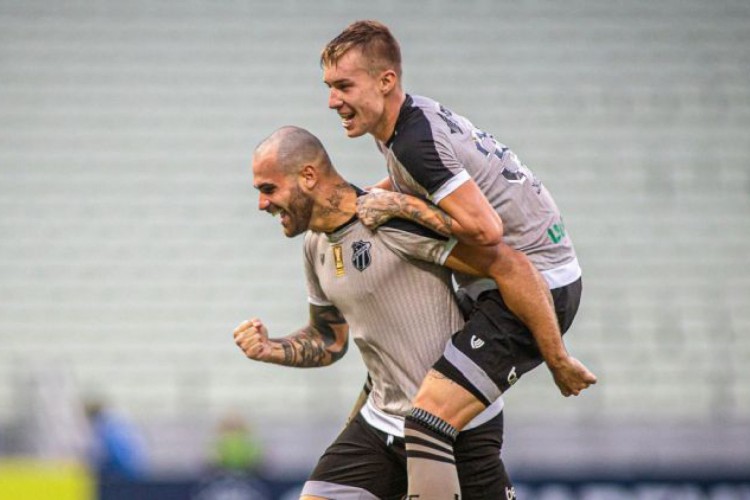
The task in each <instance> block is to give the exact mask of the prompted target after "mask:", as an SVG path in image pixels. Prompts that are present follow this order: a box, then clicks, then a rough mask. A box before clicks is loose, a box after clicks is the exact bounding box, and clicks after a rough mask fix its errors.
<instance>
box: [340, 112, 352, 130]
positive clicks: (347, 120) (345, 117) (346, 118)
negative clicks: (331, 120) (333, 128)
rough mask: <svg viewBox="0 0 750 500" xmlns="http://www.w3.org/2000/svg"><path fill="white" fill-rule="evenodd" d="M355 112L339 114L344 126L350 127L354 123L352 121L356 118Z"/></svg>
mask: <svg viewBox="0 0 750 500" xmlns="http://www.w3.org/2000/svg"><path fill="white" fill-rule="evenodd" d="M354 115H355V113H354V112H351V113H339V116H340V117H341V125H343V126H344V128H349V127H351V125H352V121H353V120H354Z"/></svg>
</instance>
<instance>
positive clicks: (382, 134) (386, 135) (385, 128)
mask: <svg viewBox="0 0 750 500" xmlns="http://www.w3.org/2000/svg"><path fill="white" fill-rule="evenodd" d="M405 100H406V93H404V91H403V90H402V89H400V88H396V89H393V91H392V92H391V94H390V95H389V96H388V98H387V99H386V101H385V109H384V110H383V121H382V123H381V125H380V126H379V127H378V129H377V130H375V131H374V132H373V133H372V135H373V136H374V137H375V138H376V139H377V140H379V141H380V142H387V141H388V139H390V138H391V136H392V135H393V131H394V130H396V122H397V121H398V115H399V113H400V112H401V106H402V105H403V104H404V101H405Z"/></svg>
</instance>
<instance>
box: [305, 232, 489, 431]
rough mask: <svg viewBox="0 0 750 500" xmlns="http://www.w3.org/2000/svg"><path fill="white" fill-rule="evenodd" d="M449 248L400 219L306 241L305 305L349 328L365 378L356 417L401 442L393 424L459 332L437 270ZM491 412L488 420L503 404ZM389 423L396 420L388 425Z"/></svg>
mask: <svg viewBox="0 0 750 500" xmlns="http://www.w3.org/2000/svg"><path fill="white" fill-rule="evenodd" d="M454 244H455V240H454V239H448V238H445V237H443V236H440V235H438V234H436V233H434V232H432V231H430V230H429V229H427V228H424V227H422V226H419V225H417V224H414V223H412V222H409V221H405V220H400V219H393V220H392V221H389V222H388V223H386V224H385V225H383V226H381V227H380V228H378V230H377V231H375V232H373V231H370V230H369V229H367V228H366V227H365V226H364V225H363V224H362V223H361V222H360V221H359V220H358V219H356V218H354V219H352V220H351V221H349V223H347V224H345V225H344V226H342V227H341V228H339V229H337V230H336V231H334V232H332V233H316V232H312V231H308V232H307V233H306V235H305V245H304V254H305V272H306V276H307V287H308V296H309V301H310V303H312V304H316V305H333V306H335V307H336V308H337V309H338V310H339V311H340V312H341V313H342V314H343V316H344V318H345V319H346V321H347V323H348V324H349V328H350V335H351V338H352V339H353V341H354V343H355V344H357V347H358V348H359V350H360V352H361V354H362V359H363V361H364V363H365V365H366V367H367V370H368V372H369V374H370V377H371V378H372V391H371V393H370V397H369V400H368V404H367V406H366V408H365V409H364V410H363V412H364V414H365V418H367V419H368V421H369V422H370V423H371V424H372V425H375V426H376V427H378V428H380V429H381V430H383V431H385V432H389V433H393V434H396V435H401V432H402V429H401V428H398V429H396V428H394V427H399V426H400V427H402V425H403V423H402V421H401V424H399V423H398V418H399V417H403V416H404V415H405V414H406V413H407V412H408V411H409V410H410V409H411V407H412V405H411V401H412V399H413V398H414V396H415V395H416V393H417V390H418V389H419V386H420V385H421V383H422V380H423V379H424V376H425V375H426V374H427V371H428V370H429V369H430V368H431V367H432V365H433V364H434V363H435V362H436V361H437V360H438V358H439V357H440V356H441V355H442V353H443V350H444V349H445V345H446V343H447V342H448V340H449V338H450V337H451V335H452V334H453V333H455V332H457V331H458V330H460V329H461V328H462V327H463V324H464V321H463V318H462V316H461V313H460V311H459V309H458V306H457V305H456V301H455V296H454V293H453V290H452V286H451V280H450V270H448V269H447V268H444V267H443V266H442V265H440V264H442V263H443V262H444V261H445V259H446V258H447V256H448V254H449V253H450V252H451V251H452V249H453V246H454ZM493 406H494V408H490V409H489V410H490V413H492V415H491V416H494V415H495V414H497V413H498V412H499V411H500V409H502V401H500V402H499V403H498V405H493ZM390 416H393V417H397V419H390V423H389V422H388V420H389V417H390ZM480 417H483V418H485V417H486V418H490V416H486V415H484V416H483V415H480ZM486 418H485V419H486ZM374 420H377V422H376V421H374ZM381 424H383V425H381ZM467 427H471V426H467Z"/></svg>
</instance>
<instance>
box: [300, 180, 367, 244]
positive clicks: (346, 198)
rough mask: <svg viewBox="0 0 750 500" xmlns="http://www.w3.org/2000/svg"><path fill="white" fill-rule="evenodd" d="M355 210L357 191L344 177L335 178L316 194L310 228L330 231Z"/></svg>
mask: <svg viewBox="0 0 750 500" xmlns="http://www.w3.org/2000/svg"><path fill="white" fill-rule="evenodd" d="M356 211H357V193H356V192H355V191H354V188H353V187H352V185H351V184H349V183H348V182H346V181H345V180H344V179H341V178H338V179H335V180H334V181H333V182H331V183H329V184H327V185H326V187H325V188H324V189H321V190H320V192H319V194H318V196H316V199H315V206H314V208H313V214H312V218H311V220H310V229H311V230H313V231H317V232H331V231H333V230H334V229H336V228H337V227H339V226H341V225H342V224H344V223H345V222H347V221H348V220H349V219H351V218H352V217H353V216H354V214H355V212H356Z"/></svg>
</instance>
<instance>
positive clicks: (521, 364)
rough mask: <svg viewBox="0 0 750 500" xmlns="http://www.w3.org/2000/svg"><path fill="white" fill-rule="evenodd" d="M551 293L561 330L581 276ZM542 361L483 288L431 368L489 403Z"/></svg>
mask: <svg viewBox="0 0 750 500" xmlns="http://www.w3.org/2000/svg"><path fill="white" fill-rule="evenodd" d="M551 292H552V297H553V299H554V303H555V312H556V314H557V317H558V322H559V324H560V327H561V331H562V332H563V333H564V332H565V331H566V330H567V329H568V328H569V327H570V325H571V323H572V322H573V318H574V317H575V315H576V312H577V311H578V304H579V302H580V297H581V281H580V279H579V280H578V281H576V282H574V283H571V284H570V285H567V286H565V287H562V288H559V289H555V290H552V291H551ZM542 362H543V359H542V356H541V353H540V352H539V349H538V348H537V344H536V342H535V341H534V337H533V335H532V333H531V331H530V330H529V329H528V328H527V327H526V325H525V324H524V323H523V322H522V321H521V320H520V319H519V318H518V317H517V316H516V315H515V314H513V312H511V310H510V309H509V308H508V306H507V305H506V304H505V301H504V300H503V298H502V296H501V295H500V293H499V291H497V290H489V291H487V292H484V293H482V294H481V295H480V296H479V298H478V299H477V301H476V303H475V305H474V308H473V310H472V312H471V315H470V317H469V319H468V321H467V322H466V324H465V325H464V328H463V329H462V330H461V331H459V332H458V333H456V334H455V335H453V337H452V338H451V341H450V342H449V343H448V345H447V346H446V349H445V352H444V353H443V356H442V357H441V358H440V360H438V362H437V363H436V364H435V366H434V368H435V369H436V370H437V371H439V372H440V373H442V374H443V375H445V376H446V377H448V378H449V379H451V380H453V381H455V382H456V383H458V384H459V385H461V386H462V387H463V388H465V389H466V390H468V391H469V392H471V393H472V394H473V395H474V396H475V397H476V398H477V399H479V400H480V401H482V402H483V403H484V404H485V405H489V404H490V403H492V402H493V401H495V400H496V399H497V398H498V397H500V395H501V394H502V393H504V392H505V391H507V390H508V389H509V388H510V386H512V385H513V384H514V383H516V382H517V381H518V379H519V378H520V377H521V376H522V375H524V374H525V373H527V372H529V371H531V370H533V369H534V368H536V367H537V366H539V365H540V364H541V363H542Z"/></svg>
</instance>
